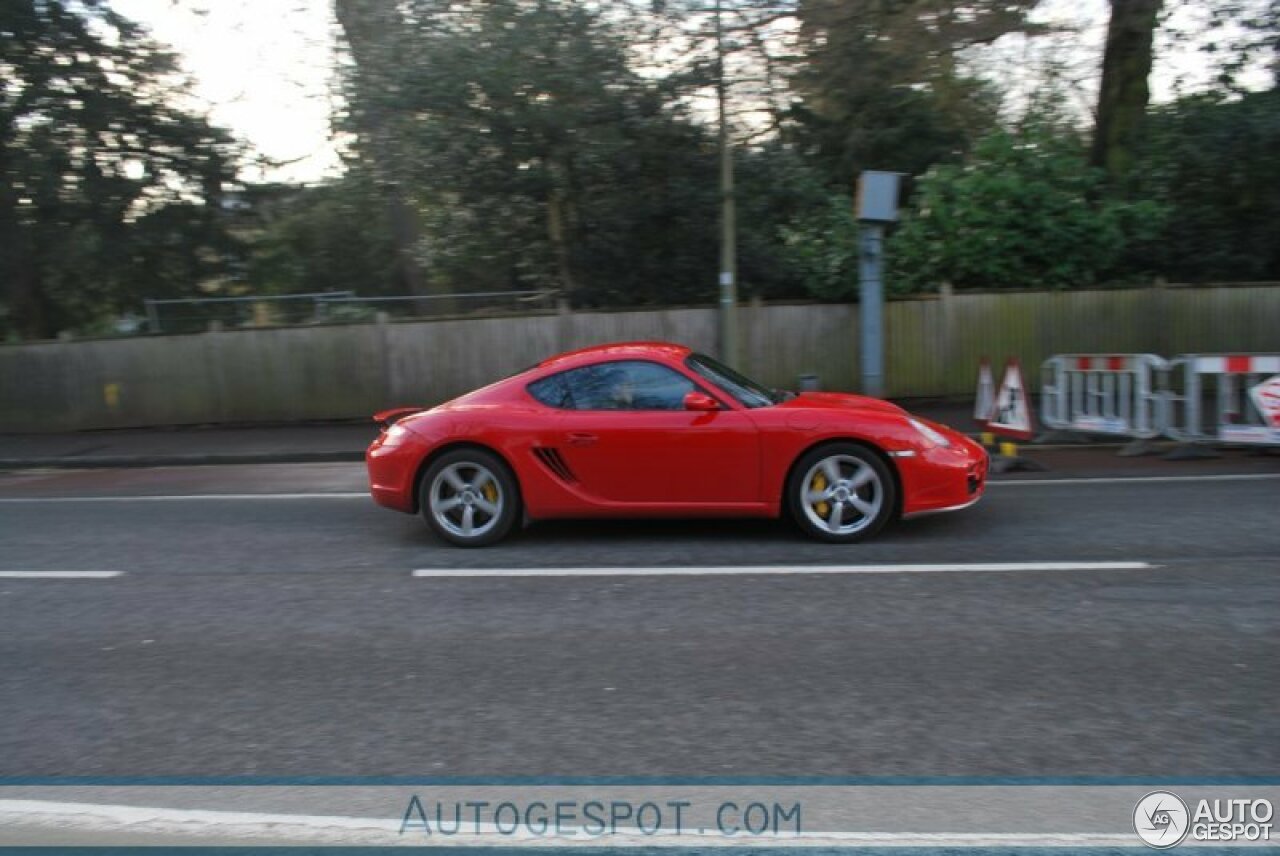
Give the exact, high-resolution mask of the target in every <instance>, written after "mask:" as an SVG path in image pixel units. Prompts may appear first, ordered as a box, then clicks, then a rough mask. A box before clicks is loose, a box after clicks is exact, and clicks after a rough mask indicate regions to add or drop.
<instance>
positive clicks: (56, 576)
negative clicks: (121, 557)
mask: <svg viewBox="0 0 1280 856" xmlns="http://www.w3.org/2000/svg"><path fill="white" fill-rule="evenodd" d="M120 576H124V572H123V571H0V580H109V579H114V578H115V577H120Z"/></svg>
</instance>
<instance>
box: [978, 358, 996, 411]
mask: <svg viewBox="0 0 1280 856" xmlns="http://www.w3.org/2000/svg"><path fill="white" fill-rule="evenodd" d="M995 402H996V384H995V381H994V380H993V379H992V377H991V363H989V362H987V358H986V357H983V358H982V361H981V362H979V363H978V391H977V393H975V395H974V398H973V421H974V422H977V423H978V424H979V425H986V424H987V417H989V416H990V415H991V407H992V405H994V404H995Z"/></svg>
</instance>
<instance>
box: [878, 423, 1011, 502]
mask: <svg viewBox="0 0 1280 856" xmlns="http://www.w3.org/2000/svg"><path fill="white" fill-rule="evenodd" d="M934 427H935V428H937V429H938V430H941V431H944V433H945V434H946V437H947V439H948V440H950V442H951V445H950V446H949V447H948V446H931V447H930V448H927V449H922V450H917V452H916V454H915V455H912V456H910V457H905V458H904V457H898V458H897V461H896V463H897V464H898V471H899V473H900V474H901V476H902V489H903V502H902V516H903V517H904V518H905V517H918V516H921V515H925V514H940V513H942V512H944V511H959V510H960V509H963V508H968V507H969V506H971V505H973V504H974V503H976V502H977V501H978V500H980V499H981V498H982V496H983V494H984V493H985V492H986V489H987V473H988V470H989V467H990V462H989V459H988V457H987V452H986V450H985V449H983V448H982V446H980V445H978V444H977V443H975V442H973V441H972V440H970V439H969V438H968V437H965V436H964V435H963V434H960V433H957V432H955V431H951V430H950V429H943V428H942V427H941V426H934Z"/></svg>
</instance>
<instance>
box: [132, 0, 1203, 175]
mask: <svg viewBox="0 0 1280 856" xmlns="http://www.w3.org/2000/svg"><path fill="white" fill-rule="evenodd" d="M1168 5H1169V6H1172V7H1174V9H1175V11H1174V12H1173V15H1172V18H1171V20H1170V22H1169V27H1168V30H1167V31H1165V32H1164V33H1162V36H1161V38H1160V39H1159V41H1158V43H1157V63H1156V69H1155V73H1154V74H1153V76H1152V93H1153V97H1154V99H1155V100H1157V101H1161V100H1167V99H1169V98H1171V97H1172V96H1173V95H1174V94H1175V93H1176V91H1177V90H1178V87H1179V85H1181V86H1183V87H1184V88H1191V89H1194V88H1195V87H1197V86H1199V85H1203V83H1205V82H1206V81H1207V80H1209V79H1210V78H1211V77H1212V74H1213V69H1212V66H1211V64H1210V63H1209V62H1208V61H1207V57H1206V55H1205V54H1203V53H1202V52H1200V51H1198V50H1197V49H1196V48H1195V47H1194V46H1187V45H1182V46H1179V45H1178V44H1177V43H1176V40H1175V39H1173V38H1172V37H1171V35H1170V33H1171V32H1177V31H1178V30H1186V31H1195V30H1196V29H1197V23H1198V22H1199V20H1200V19H1201V18H1202V17H1203V11H1202V9H1203V5H1202V4H1198V3H1195V2H1183V3H1179V4H1174V3H1169V4H1168ZM112 6H113V8H115V9H116V10H117V11H118V12H120V13H121V14H123V15H125V16H126V17H128V18H131V19H133V20H135V21H138V22H140V23H142V24H145V25H146V26H147V27H148V28H149V29H150V30H151V32H152V35H153V36H154V37H155V38H156V39H157V40H158V41H160V42H162V43H165V44H167V45H169V46H170V47H171V48H172V49H173V50H174V51H175V53H177V55H178V57H179V60H180V62H181V64H182V66H183V68H184V69H185V70H186V71H187V72H188V73H189V74H190V76H191V78H192V81H193V92H194V94H195V96H196V98H197V101H198V103H199V104H200V105H203V106H205V107H206V108H207V109H208V110H209V112H210V114H211V116H212V118H213V121H214V122H215V123H217V124H219V125H222V126H224V127H227V128H230V129H231V130H232V131H233V132H235V133H236V134H237V135H238V136H240V137H241V138H242V139H244V140H246V141H247V142H248V143H249V144H250V146H251V147H252V148H253V149H254V150H255V151H256V152H258V153H260V154H261V155H262V156H263V157H264V158H265V159H266V160H268V161H271V162H275V163H277V164H279V165H276V166H265V167H264V166H261V165H259V166H250V167H247V168H246V169H245V170H244V171H243V172H242V177H243V178H245V179H247V180H263V179H269V180H276V181H296V182H314V181H320V180H322V179H324V178H325V177H328V176H333V175H337V174H338V173H339V172H340V171H341V165H340V162H339V159H338V155H337V150H336V148H335V146H334V145H333V143H332V141H331V136H330V132H329V116H330V114H331V112H332V108H333V100H332V81H333V77H332V67H333V60H334V54H335V39H334V35H335V31H336V23H335V21H334V19H333V11H332V0H112ZM1108 10H1109V6H1108V2H1107V0H1045V1H1044V2H1043V3H1042V4H1041V6H1040V8H1039V9H1038V10H1037V18H1038V19H1039V20H1041V21H1044V22H1046V23H1052V24H1057V25H1060V26H1065V27H1068V28H1069V29H1070V32H1069V33H1064V34H1062V35H1059V36H1055V37H1052V38H1049V39H1037V40H1034V41H1033V42H1032V43H1030V44H1028V43H1027V42H1026V41H1025V40H1020V39H1016V38H1011V39H1005V40H1002V41H1001V42H1000V43H998V44H997V45H995V46H994V47H992V48H990V49H987V50H986V51H985V53H984V55H983V56H982V57H981V60H982V62H983V65H984V67H987V68H990V69H991V73H992V75H993V76H994V77H995V78H996V79H997V81H998V82H1000V83H1002V84H1003V85H1004V86H1005V87H1006V88H1007V89H1009V90H1011V91H1012V93H1013V97H1012V98H1011V104H1012V105H1013V108H1014V109H1016V105H1017V104H1018V101H1019V98H1020V97H1025V95H1026V87H1027V83H1026V81H1027V80H1028V77H1027V70H1028V69H1031V68H1035V67H1036V66H1037V65H1038V64H1040V62H1041V60H1042V59H1043V58H1044V57H1046V56H1047V55H1050V54H1052V55H1053V56H1055V57H1059V58H1061V59H1062V60H1063V61H1064V62H1065V64H1066V66H1067V67H1068V71H1069V72H1070V73H1071V74H1072V76H1073V77H1075V78H1077V81H1076V85H1075V90H1074V101H1075V102H1076V103H1075V106H1076V108H1077V109H1079V110H1080V111H1081V114H1082V115H1088V110H1089V109H1090V107H1091V105H1092V100H1093V97H1094V92H1095V91H1096V79H1097V70H1098V67H1099V64H1100V57H1101V52H1102V44H1103V39H1104V37H1105V34H1106V24H1107V16H1108Z"/></svg>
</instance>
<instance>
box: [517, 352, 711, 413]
mask: <svg viewBox="0 0 1280 856" xmlns="http://www.w3.org/2000/svg"><path fill="white" fill-rule="evenodd" d="M694 389H695V387H694V383H693V381H691V380H689V379H688V378H687V377H685V376H684V375H682V374H680V373H679V372H676V371H672V370H671V369H669V368H667V367H666V366H661V365H658V364H657V363H650V362H646V361H644V360H626V361H619V362H613V363H599V364H597V365H594V366H582V367H581V368H576V369H570V370H569V371H565V372H560V373H559V374H554V375H549V376H547V377H544V378H542V379H541V380H536V381H534V382H533V383H531V384H529V386H528V390H529V394H530V395H532V396H533V397H534V398H536V399H537V400H538V401H540V402H542V403H543V404H545V405H547V406H548V407H556V408H560V409H562V410H683V409H684V397H685V395H686V394H688V393H690V392H692V391H693V390H694Z"/></svg>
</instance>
